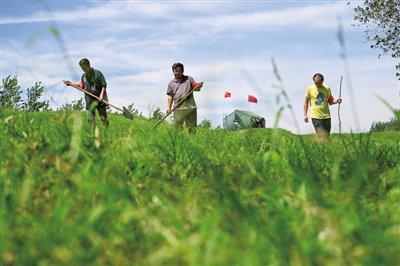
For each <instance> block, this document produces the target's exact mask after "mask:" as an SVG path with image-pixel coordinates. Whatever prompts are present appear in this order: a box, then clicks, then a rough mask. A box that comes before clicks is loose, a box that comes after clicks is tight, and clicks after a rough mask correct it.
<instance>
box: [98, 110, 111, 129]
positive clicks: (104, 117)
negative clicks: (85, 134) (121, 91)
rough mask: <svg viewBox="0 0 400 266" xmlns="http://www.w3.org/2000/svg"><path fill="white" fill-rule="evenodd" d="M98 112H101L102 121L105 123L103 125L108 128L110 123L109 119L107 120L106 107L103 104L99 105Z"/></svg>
mask: <svg viewBox="0 0 400 266" xmlns="http://www.w3.org/2000/svg"><path fill="white" fill-rule="evenodd" d="M97 112H99V116H100V119H101V121H102V122H103V125H104V126H105V127H108V125H109V122H108V118H107V110H106V106H105V105H102V104H100V105H98V106H97Z"/></svg>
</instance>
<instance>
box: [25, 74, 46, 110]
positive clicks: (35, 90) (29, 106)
mask: <svg viewBox="0 0 400 266" xmlns="http://www.w3.org/2000/svg"><path fill="white" fill-rule="evenodd" d="M43 90H44V88H43V86H42V83H41V82H40V81H39V82H35V85H33V86H32V87H31V88H30V89H27V91H26V100H25V101H24V102H23V104H22V109H23V110H25V111H28V112H38V111H46V110H48V109H49V102H48V101H39V99H40V97H42V94H43Z"/></svg>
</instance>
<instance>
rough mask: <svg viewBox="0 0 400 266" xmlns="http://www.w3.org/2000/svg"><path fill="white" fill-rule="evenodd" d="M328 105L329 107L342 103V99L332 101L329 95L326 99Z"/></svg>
mask: <svg viewBox="0 0 400 266" xmlns="http://www.w3.org/2000/svg"><path fill="white" fill-rule="evenodd" d="M328 103H329V105H332V104H341V103H342V99H340V98H339V99H336V100H335V99H334V98H333V96H332V95H329V98H328Z"/></svg>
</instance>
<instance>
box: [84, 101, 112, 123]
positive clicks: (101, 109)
mask: <svg viewBox="0 0 400 266" xmlns="http://www.w3.org/2000/svg"><path fill="white" fill-rule="evenodd" d="M106 107H107V106H106V105H105V104H99V103H98V102H97V101H95V100H90V101H89V102H86V110H87V111H88V120H89V124H91V125H94V123H95V120H96V109H97V112H98V113H99V116H100V119H101V122H103V125H105V126H106V127H108V124H109V122H108V118H107V110H106Z"/></svg>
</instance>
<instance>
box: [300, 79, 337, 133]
mask: <svg viewBox="0 0 400 266" xmlns="http://www.w3.org/2000/svg"><path fill="white" fill-rule="evenodd" d="M313 81H314V85H310V86H308V88H307V91H306V96H305V100H304V122H306V123H307V122H308V106H310V107H311V120H312V123H313V125H314V128H315V132H316V133H317V136H318V138H327V137H329V134H330V132H331V114H330V112H329V105H332V104H340V103H342V99H336V100H335V99H334V98H333V97H332V95H331V89H330V88H329V87H328V86H324V85H323V83H324V76H323V75H322V74H320V73H316V74H314V76H313Z"/></svg>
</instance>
